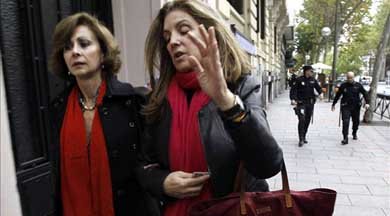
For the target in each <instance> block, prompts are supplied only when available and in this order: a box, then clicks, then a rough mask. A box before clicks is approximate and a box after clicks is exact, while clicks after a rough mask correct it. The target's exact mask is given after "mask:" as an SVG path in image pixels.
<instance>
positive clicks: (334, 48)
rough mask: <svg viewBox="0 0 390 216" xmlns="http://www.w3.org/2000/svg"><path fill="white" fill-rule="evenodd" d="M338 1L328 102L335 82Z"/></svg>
mask: <svg viewBox="0 0 390 216" xmlns="http://www.w3.org/2000/svg"><path fill="white" fill-rule="evenodd" d="M339 4H340V0H336V12H335V26H334V45H333V64H332V79H331V80H330V81H329V101H330V99H331V96H332V89H333V85H334V84H335V80H336V63H337V42H338V37H339V35H338V28H339V13H338V8H339Z"/></svg>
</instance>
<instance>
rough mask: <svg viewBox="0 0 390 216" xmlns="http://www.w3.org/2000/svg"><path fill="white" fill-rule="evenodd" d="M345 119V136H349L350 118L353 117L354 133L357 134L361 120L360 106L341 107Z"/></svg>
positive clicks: (342, 116)
mask: <svg viewBox="0 0 390 216" xmlns="http://www.w3.org/2000/svg"><path fill="white" fill-rule="evenodd" d="M341 118H342V120H343V136H345V137H346V136H348V130H349V120H350V119H351V118H352V134H356V132H357V130H358V128H359V122H360V106H353V107H341Z"/></svg>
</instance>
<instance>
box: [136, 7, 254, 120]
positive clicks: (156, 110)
mask: <svg viewBox="0 0 390 216" xmlns="http://www.w3.org/2000/svg"><path fill="white" fill-rule="evenodd" d="M174 10H181V11H184V12H186V13H188V14H189V15H191V16H192V17H193V18H194V19H195V20H196V21H197V22H198V23H199V24H203V25H204V26H205V27H206V29H207V28H209V27H211V26H214V28H215V33H216V38H217V41H218V48H219V53H220V56H221V59H220V60H221V65H222V67H223V70H224V73H225V74H224V76H225V79H226V81H227V82H230V83H234V82H236V81H237V79H238V78H239V77H240V76H241V74H243V73H249V72H250V69H251V67H250V63H249V59H248V55H247V54H246V53H245V52H244V51H243V50H242V49H241V48H240V46H239V45H238V43H237V42H236V40H235V38H234V36H233V34H232V33H231V31H230V30H229V28H228V27H227V26H226V25H225V23H224V21H223V20H222V18H221V17H220V16H219V15H218V14H217V13H216V12H215V11H214V10H213V9H212V8H210V7H209V6H208V5H206V4H205V3H203V2H200V1H198V0H175V1H170V2H168V3H166V4H165V5H164V6H163V7H162V8H161V9H160V11H159V13H158V15H157V17H156V18H155V19H154V20H153V22H152V24H151V26H150V29H149V32H148V35H147V38H146V42H145V65H146V69H147V71H148V73H149V78H150V84H151V87H152V92H151V94H150V100H149V103H148V104H147V105H146V106H145V107H144V109H143V113H144V114H145V115H146V117H147V119H149V120H151V121H153V120H156V119H157V118H159V116H160V114H161V112H162V109H161V106H162V103H163V101H164V99H165V96H166V93H167V89H168V86H169V83H170V81H171V78H172V76H173V74H174V73H175V67H174V65H173V63H172V60H171V57H170V55H169V53H168V50H167V48H166V47H167V42H166V41H165V40H164V38H163V28H164V20H165V17H166V16H167V15H168V14H169V13H170V12H172V11H174ZM158 73H159V77H157V74H158Z"/></svg>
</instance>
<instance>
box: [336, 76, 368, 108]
mask: <svg viewBox="0 0 390 216" xmlns="http://www.w3.org/2000/svg"><path fill="white" fill-rule="evenodd" d="M360 94H362V95H363V97H364V100H365V101H366V103H369V100H368V94H367V91H366V90H365V89H364V87H363V85H362V84H360V83H358V82H353V83H349V82H343V83H342V84H341V85H340V87H339V90H338V92H337V93H336V97H335V98H334V99H333V104H332V105H333V106H334V105H336V103H337V101H338V100H339V98H340V97H341V96H343V97H342V98H341V107H342V108H343V107H348V108H359V107H360V106H361V105H362V104H361V100H360Z"/></svg>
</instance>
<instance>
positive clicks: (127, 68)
mask: <svg viewBox="0 0 390 216" xmlns="http://www.w3.org/2000/svg"><path fill="white" fill-rule="evenodd" d="M160 7H161V1H159V0H131V1H128V0H114V1H112V10H113V19H114V33H115V38H116V39H117V41H118V43H119V46H120V48H121V58H122V62H123V64H122V68H121V71H120V73H119V75H118V77H119V79H120V80H123V81H127V82H130V83H131V84H133V85H134V86H140V85H145V84H146V82H147V77H148V76H147V75H146V72H145V65H144V44H145V39H146V35H147V32H148V30H149V26H150V24H151V23H152V20H153V18H154V17H155V16H156V15H157V12H158V10H159V9H160Z"/></svg>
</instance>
